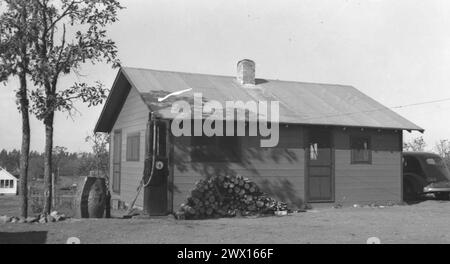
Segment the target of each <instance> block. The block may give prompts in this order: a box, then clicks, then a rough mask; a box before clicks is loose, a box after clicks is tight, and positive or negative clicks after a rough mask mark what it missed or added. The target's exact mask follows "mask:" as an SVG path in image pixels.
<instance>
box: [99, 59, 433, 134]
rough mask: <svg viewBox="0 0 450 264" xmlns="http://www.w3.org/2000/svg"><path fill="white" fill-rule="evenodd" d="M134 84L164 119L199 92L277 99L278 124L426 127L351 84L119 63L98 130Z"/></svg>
mask: <svg viewBox="0 0 450 264" xmlns="http://www.w3.org/2000/svg"><path fill="white" fill-rule="evenodd" d="M132 87H133V88H134V89H136V90H137V91H138V93H139V94H140V95H141V97H142V100H143V101H144V102H145V103H146V105H147V106H148V107H149V111H153V112H154V113H156V114H157V115H158V116H159V117H161V118H164V119H173V118H174V117H175V114H173V113H171V106H172V103H173V102H174V101H177V100H180V99H184V100H187V101H188V102H192V100H193V93H202V94H203V97H204V100H206V101H209V100H216V101H219V102H221V103H222V104H223V105H225V101H243V102H248V101H257V102H258V101H267V102H270V101H279V105H280V117H279V122H280V123H286V124H305V125H330V126H347V127H366V128H379V129H399V130H418V131H421V132H423V131H424V129H422V128H421V127H419V126H417V125H415V124H414V123H412V122H410V121H408V120H407V119H405V118H403V117H402V116H400V115H399V114H397V113H395V112H394V111H392V110H390V109H389V108H387V107H385V106H383V105H382V104H380V103H378V102H377V101H375V100H373V99H372V98H370V97H368V96H367V95H365V94H363V93H362V92H360V91H359V90H357V89H355V88H354V87H352V86H345V85H333V84H319V83H303V82H291V81H279V80H265V79H257V80H256V85H254V86H251V87H250V86H243V85H241V84H239V83H238V82H237V81H236V78H235V77H230V76H217V75H205V74H194V73H182V72H168V71H158V70H148V69H138V68H128V67H123V68H121V70H120V71H119V73H118V75H117V77H116V81H115V82H114V85H113V87H112V90H111V93H110V95H109V98H108V100H107V102H106V105H105V106H104V109H103V112H102V114H101V116H100V119H99V121H98V123H97V126H96V128H95V131H96V132H110V131H111V129H112V127H113V125H114V122H115V120H116V118H117V116H118V114H119V113H120V109H121V108H122V105H123V103H124V101H125V99H126V96H127V95H128V93H129V91H130V89H131V88H132ZM186 89H192V90H190V91H188V92H185V93H183V94H181V95H179V96H172V97H170V98H169V99H168V100H165V101H163V102H162V103H160V102H158V98H161V97H164V96H165V95H167V94H170V93H173V92H176V91H181V90H186Z"/></svg>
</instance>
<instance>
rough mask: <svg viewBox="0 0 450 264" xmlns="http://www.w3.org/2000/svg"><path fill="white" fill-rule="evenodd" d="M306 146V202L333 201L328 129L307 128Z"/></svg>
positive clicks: (330, 148) (329, 132)
mask: <svg viewBox="0 0 450 264" xmlns="http://www.w3.org/2000/svg"><path fill="white" fill-rule="evenodd" d="M308 134H309V136H308V145H307V146H308V148H307V151H306V152H307V153H306V156H307V188H308V189H307V195H308V197H307V199H308V202H333V200H334V181H333V148H332V142H331V131H330V130H329V129H322V128H312V129H310V130H309V133H308Z"/></svg>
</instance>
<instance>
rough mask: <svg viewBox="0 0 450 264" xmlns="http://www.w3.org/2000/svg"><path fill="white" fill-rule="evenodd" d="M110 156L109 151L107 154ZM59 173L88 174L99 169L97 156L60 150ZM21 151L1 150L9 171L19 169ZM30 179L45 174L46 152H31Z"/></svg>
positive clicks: (0, 161) (1, 160) (3, 164)
mask: <svg viewBox="0 0 450 264" xmlns="http://www.w3.org/2000/svg"><path fill="white" fill-rule="evenodd" d="M105 155H106V156H108V152H107V153H106V154H105ZM58 156H59V157H58V159H59V164H60V165H59V175H61V176H87V175H89V172H90V171H94V170H97V167H98V164H97V156H96V155H95V154H94V153H87V152H79V153H76V152H67V150H65V151H64V152H60V154H59V155H58ZM19 160H20V151H18V150H12V151H6V150H5V149H3V150H1V151H0V166H1V167H4V168H5V169H6V170H7V171H9V172H12V173H14V172H16V171H18V170H19ZM28 175H29V178H30V179H42V178H43V176H44V153H39V152H37V151H31V152H30V166H29V168H28Z"/></svg>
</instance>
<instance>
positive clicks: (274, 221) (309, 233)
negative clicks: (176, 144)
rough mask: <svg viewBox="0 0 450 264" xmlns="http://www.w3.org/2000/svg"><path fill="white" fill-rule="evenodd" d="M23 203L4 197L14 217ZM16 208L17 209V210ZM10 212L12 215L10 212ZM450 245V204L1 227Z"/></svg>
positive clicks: (46, 236)
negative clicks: (372, 238) (197, 219)
mask: <svg viewBox="0 0 450 264" xmlns="http://www.w3.org/2000/svg"><path fill="white" fill-rule="evenodd" d="M17 204H18V201H17V197H0V215H5V214H7V215H11V214H13V213H14V212H15V211H14V210H15V208H17V207H16V206H17ZM12 206H13V207H14V208H12V209H11V207H12ZM8 208H9V209H8ZM69 237H78V238H79V239H80V240H81V242H82V243H182V244H185V243H269V244H272V243H357V244H360V243H366V241H367V239H368V238H369V237H378V238H379V239H380V240H381V242H382V243H450V202H443V201H424V202H421V203H418V204H414V205H404V206H392V207H385V208H353V207H348V208H340V209H334V208H318V209H313V210H311V211H308V212H306V213H295V214H292V215H289V216H283V217H275V216H274V217H260V218H234V219H215V220H201V221H179V220H175V219H173V218H171V217H164V218H154V219H128V220H124V219H108V220H106V219H102V220H89V219H87V220H78V219H72V220H67V221H65V222H60V223H52V224H44V225H42V224H0V244H1V243H65V242H66V241H67V239H68V238H69Z"/></svg>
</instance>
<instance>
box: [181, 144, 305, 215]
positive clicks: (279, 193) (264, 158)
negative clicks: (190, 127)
mask: <svg viewBox="0 0 450 264" xmlns="http://www.w3.org/2000/svg"><path fill="white" fill-rule="evenodd" d="M190 144H191V143H190V139H189V138H188V137H184V138H178V139H175V140H174V149H175V151H174V152H173V153H174V158H173V166H174V167H175V168H176V171H179V172H181V173H183V174H186V175H195V176H197V177H196V178H197V179H202V178H203V179H207V178H210V177H213V176H219V175H223V176H226V175H239V174H240V175H242V176H245V177H248V178H250V179H251V180H252V181H254V182H256V183H257V184H258V186H259V187H260V188H261V190H262V191H263V192H265V193H267V194H269V195H270V196H272V197H273V198H275V199H277V200H279V201H282V202H285V203H287V204H288V205H289V207H290V208H291V209H300V208H303V207H304V200H303V197H301V196H299V194H298V192H296V190H295V188H294V184H293V183H292V182H291V181H289V180H288V179H286V178H285V177H280V178H279V179H273V177H276V175H273V176H272V177H271V178H272V179H270V180H269V179H267V178H266V177H267V176H268V175H267V174H265V175H261V171H262V170H261V169H260V168H258V164H265V165H266V166H267V164H274V165H275V164H278V166H283V164H297V163H300V162H303V161H302V160H299V158H298V156H297V154H296V153H295V152H294V151H292V150H290V149H286V148H271V149H263V148H245V149H243V151H242V152H243V153H242V156H241V159H240V162H230V161H223V162H191V157H190V153H191V145H190ZM276 168H277V167H276V166H275V167H274V168H273V169H271V170H276ZM270 176H271V175H270ZM192 184H193V185H192V188H193V187H194V184H195V182H193V183H192ZM173 189H174V190H173V191H174V193H178V194H182V191H180V190H179V189H178V187H177V186H175V185H174V187H173ZM175 206H178V205H175Z"/></svg>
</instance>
